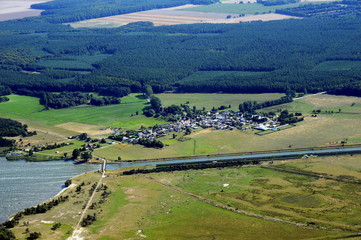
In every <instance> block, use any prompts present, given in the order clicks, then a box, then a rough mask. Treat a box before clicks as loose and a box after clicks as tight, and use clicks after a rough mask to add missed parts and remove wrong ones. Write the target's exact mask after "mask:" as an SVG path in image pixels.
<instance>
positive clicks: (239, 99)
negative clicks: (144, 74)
mask: <svg viewBox="0 0 361 240" xmlns="http://www.w3.org/2000/svg"><path fill="white" fill-rule="evenodd" d="M156 96H157V97H159V98H160V100H161V101H162V104H163V105H165V106H170V105H172V104H175V105H180V104H188V105H189V106H191V107H192V106H196V107H197V108H198V109H202V108H203V107H204V108H205V109H206V110H211V109H212V108H213V107H215V108H218V107H220V106H222V105H224V106H226V107H228V106H229V105H231V109H232V110H234V111H239V109H238V106H239V104H241V103H243V102H246V101H257V102H264V101H267V100H274V99H278V98H281V97H282V96H284V94H281V93H265V94H216V93H214V94H209V93H192V94H188V93H180V94H172V93H161V94H157V95H156Z"/></svg>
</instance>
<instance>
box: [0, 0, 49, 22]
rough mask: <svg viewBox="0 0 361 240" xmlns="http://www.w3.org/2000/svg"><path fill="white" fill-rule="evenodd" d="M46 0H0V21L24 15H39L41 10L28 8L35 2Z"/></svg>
mask: <svg viewBox="0 0 361 240" xmlns="http://www.w3.org/2000/svg"><path fill="white" fill-rule="evenodd" d="M41 2H46V1H38V0H34V1H32V0H30V1H9V0H6V1H3V0H0V21H7V20H12V19H20V18H24V17H33V16H39V15H40V13H41V12H42V10H35V9H30V6H31V5H32V4H35V3H41Z"/></svg>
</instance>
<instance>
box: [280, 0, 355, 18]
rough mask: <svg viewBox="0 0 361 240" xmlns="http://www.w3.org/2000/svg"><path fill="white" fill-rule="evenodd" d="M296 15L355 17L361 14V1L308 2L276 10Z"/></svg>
mask: <svg viewBox="0 0 361 240" xmlns="http://www.w3.org/2000/svg"><path fill="white" fill-rule="evenodd" d="M276 12H277V13H279V14H285V15H290V16H296V17H318V18H319V17H333V18H334V17H353V16H354V15H360V14H361V2H360V1H357V0H343V1H336V2H331V3H324V4H320V5H318V6H316V5H313V4H306V5H303V6H299V7H295V8H286V9H280V10H277V11H276Z"/></svg>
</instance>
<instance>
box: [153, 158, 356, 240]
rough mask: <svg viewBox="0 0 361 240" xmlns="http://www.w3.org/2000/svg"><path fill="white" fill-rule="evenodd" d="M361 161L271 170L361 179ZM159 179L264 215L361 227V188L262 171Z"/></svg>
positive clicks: (321, 161)
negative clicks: (288, 170) (292, 170)
mask: <svg viewBox="0 0 361 240" xmlns="http://www.w3.org/2000/svg"><path fill="white" fill-rule="evenodd" d="M360 159H361V158H360V155H357V156H353V157H350V156H343V157H325V158H312V159H302V160H301V159H300V160H293V161H292V163H290V164H289V163H287V162H286V163H284V162H283V163H282V164H279V163H275V164H276V165H275V166H273V165H271V166H272V167H278V168H280V169H283V168H286V169H287V168H289V167H291V168H292V169H294V170H300V171H301V170H306V171H309V172H313V173H323V174H325V173H326V174H331V175H332V176H334V177H339V176H341V177H342V176H351V178H352V177H353V178H354V179H360V177H361V175H360V173H359V170H360V166H361V165H360V162H359V161H360ZM344 161H345V162H346V163H344ZM268 166H270V165H269V164H265V167H268ZM296 167H297V168H296ZM156 178H157V179H158V180H160V181H162V182H164V183H167V184H171V185H173V186H176V187H178V188H181V189H184V190H186V191H187V192H191V193H194V194H197V195H200V196H203V197H204V198H206V199H211V200H213V201H216V202H220V203H223V204H225V205H229V206H232V207H234V208H237V209H242V210H245V211H250V212H253V213H257V214H261V215H266V216H270V217H275V218H281V219H285V220H290V221H294V222H299V223H304V224H310V223H311V224H312V225H314V226H321V227H327V228H336V229H344V230H354V231H359V230H360V229H361V225H360V220H361V219H360V213H361V212H360V208H359V206H358V201H359V200H358V199H359V191H360V190H361V187H360V186H359V185H358V184H353V183H346V182H341V181H336V180H325V179H318V178H313V177H309V176H304V175H299V174H291V173H286V172H282V171H276V170H273V169H265V168H261V167H245V168H228V169H227V168H226V169H219V170H214V169H212V170H202V171H187V172H174V173H172V174H168V173H164V174H157V175H156ZM224 184H226V185H224ZM227 184H229V185H227ZM292 239H294V238H292Z"/></svg>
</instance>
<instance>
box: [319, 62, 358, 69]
mask: <svg viewBox="0 0 361 240" xmlns="http://www.w3.org/2000/svg"><path fill="white" fill-rule="evenodd" d="M360 68H361V61H326V62H322V63H320V64H318V65H317V66H316V67H315V68H314V69H313V70H315V71H340V70H342V71H344V70H352V69H360Z"/></svg>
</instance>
